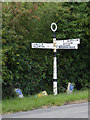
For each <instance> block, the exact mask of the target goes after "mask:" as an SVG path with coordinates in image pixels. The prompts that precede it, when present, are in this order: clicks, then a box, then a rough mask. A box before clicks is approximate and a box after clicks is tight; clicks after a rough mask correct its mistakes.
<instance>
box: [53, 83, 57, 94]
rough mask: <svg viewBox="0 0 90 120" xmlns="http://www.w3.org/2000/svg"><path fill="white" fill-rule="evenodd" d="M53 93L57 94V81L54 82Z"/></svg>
mask: <svg viewBox="0 0 90 120" xmlns="http://www.w3.org/2000/svg"><path fill="white" fill-rule="evenodd" d="M53 93H54V95H57V81H54V82H53Z"/></svg>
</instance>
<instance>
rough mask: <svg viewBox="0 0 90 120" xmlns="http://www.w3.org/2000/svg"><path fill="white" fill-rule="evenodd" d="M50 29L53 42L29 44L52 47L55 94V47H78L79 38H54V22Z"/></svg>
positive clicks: (55, 91) (54, 87) (33, 46)
mask: <svg viewBox="0 0 90 120" xmlns="http://www.w3.org/2000/svg"><path fill="white" fill-rule="evenodd" d="M53 26H55V28H53ZM51 30H52V31H53V43H31V46H32V48H40V49H53V93H54V95H57V57H56V52H57V49H78V44H80V39H79V38H77V39H68V40H56V35H55V31H56V30H57V25H56V23H52V24H51Z"/></svg>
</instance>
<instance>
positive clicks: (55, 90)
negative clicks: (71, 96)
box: [53, 34, 57, 95]
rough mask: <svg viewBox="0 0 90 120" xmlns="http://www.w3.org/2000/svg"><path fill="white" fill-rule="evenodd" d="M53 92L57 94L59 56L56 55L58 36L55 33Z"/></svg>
mask: <svg viewBox="0 0 90 120" xmlns="http://www.w3.org/2000/svg"><path fill="white" fill-rule="evenodd" d="M53 47H54V50H53V93H54V95H57V57H56V36H55V34H54V35H53Z"/></svg>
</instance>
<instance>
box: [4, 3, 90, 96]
mask: <svg viewBox="0 0 90 120" xmlns="http://www.w3.org/2000/svg"><path fill="white" fill-rule="evenodd" d="M88 13H89V7H88V3H64V2H63V3H61V2H60V3H8V5H7V3H3V7H2V16H3V22H2V60H3V61H2V65H3V66H2V69H3V72H2V78H3V97H7V96H13V93H12V92H10V91H12V90H13V88H15V87H16V88H17V87H18V88H20V89H22V90H23V93H24V94H25V95H28V94H35V93H37V92H39V91H41V90H47V92H48V93H52V91H53V90H52V89H53V51H52V50H44V49H43V50H40V49H32V48H31V43H45V42H46V43H52V36H53V33H52V31H51V29H50V25H51V23H52V22H56V24H57V26H58V29H57V32H56V37H57V39H59V40H60V39H61V40H62V39H70V38H72V39H74V38H80V45H79V49H78V50H58V52H57V63H58V65H57V67H58V91H59V92H64V91H65V90H66V89H67V84H68V82H73V83H75V88H76V89H81V88H82V87H88V76H89V73H88V64H87V63H88V50H87V49H88V37H89V33H88V25H89V22H88V16H89V15H88Z"/></svg>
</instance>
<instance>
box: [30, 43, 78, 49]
mask: <svg viewBox="0 0 90 120" xmlns="http://www.w3.org/2000/svg"><path fill="white" fill-rule="evenodd" d="M32 48H43V49H54V48H55V46H54V45H53V43H32ZM56 49H78V45H77V44H62V43H60V42H59V43H56Z"/></svg>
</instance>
